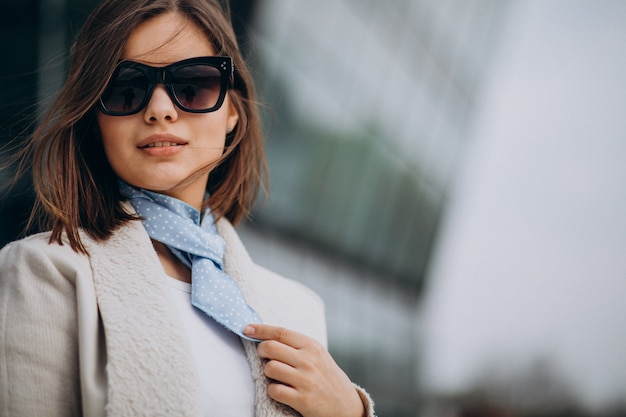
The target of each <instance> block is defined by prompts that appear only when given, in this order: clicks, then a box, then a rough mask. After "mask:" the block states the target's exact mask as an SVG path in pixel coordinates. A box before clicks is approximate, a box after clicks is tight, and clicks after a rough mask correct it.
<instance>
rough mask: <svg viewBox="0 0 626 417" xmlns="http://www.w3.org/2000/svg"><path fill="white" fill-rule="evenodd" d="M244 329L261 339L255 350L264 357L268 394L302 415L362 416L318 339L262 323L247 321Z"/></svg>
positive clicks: (350, 389)
mask: <svg viewBox="0 0 626 417" xmlns="http://www.w3.org/2000/svg"><path fill="white" fill-rule="evenodd" d="M244 332H245V334H246V335H247V336H250V337H253V338H255V339H259V340H261V342H260V343H259V345H258V347H257V352H258V353H259V356H260V357H261V358H264V359H267V362H266V364H265V375H266V376H267V377H268V378H269V379H270V380H271V383H270V384H269V387H268V389H267V394H268V395H269V396H270V398H272V399H274V400H276V401H278V402H281V403H283V404H287V405H288V406H290V407H291V408H293V409H295V410H296V411H298V412H299V413H300V414H302V415H303V416H304V417H331V416H332V417H362V416H363V414H364V412H365V410H364V407H363V403H362V402H361V398H360V397H359V394H358V393H357V392H356V389H355V388H354V386H353V385H352V382H351V381H350V379H349V378H348V376H347V375H346V374H345V373H344V372H343V371H342V370H341V368H339V366H338V365H337V364H336V363H335V361H334V360H333V358H332V357H331V356H330V354H329V353H328V351H327V350H326V348H325V347H324V346H322V345H321V344H320V343H318V342H317V341H315V340H313V339H311V338H310V337H307V336H305V335H303V334H300V333H297V332H294V331H291V330H287V329H284V328H282V327H275V326H268V325H265V324H253V325H249V326H247V327H246V329H245V330H244Z"/></svg>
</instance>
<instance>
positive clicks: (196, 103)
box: [172, 64, 222, 111]
mask: <svg viewBox="0 0 626 417" xmlns="http://www.w3.org/2000/svg"><path fill="white" fill-rule="evenodd" d="M221 88H222V79H221V74H220V71H219V69H217V68H216V67H213V66H211V65H206V64H197V65H187V66H185V67H182V68H178V69H177V70H176V71H175V72H174V73H172V90H173V92H174V94H175V95H176V99H177V100H178V102H179V103H180V104H181V105H182V107H184V108H187V109H189V110H202V111H206V110H210V109H212V108H213V107H215V106H216V105H217V104H218V101H219V99H220V93H221Z"/></svg>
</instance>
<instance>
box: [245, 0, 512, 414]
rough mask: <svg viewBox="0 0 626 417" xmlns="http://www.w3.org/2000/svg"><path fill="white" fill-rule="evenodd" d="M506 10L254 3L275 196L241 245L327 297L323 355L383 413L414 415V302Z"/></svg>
mask: <svg viewBox="0 0 626 417" xmlns="http://www.w3.org/2000/svg"><path fill="white" fill-rule="evenodd" d="M507 4H508V3H507V2H503V1H498V0H475V1H464V2H459V1H452V0H451V1H428V0H424V1H414V0H413V1H408V0H394V1H388V2H380V1H374V0H358V1H357V0H341V1H338V0H318V1H315V2H313V1H310V0H292V1H290V2H281V1H278V0H267V1H264V2H260V3H258V5H257V12H256V19H255V21H254V25H253V26H252V31H251V34H252V40H251V43H252V45H253V48H252V49H253V50H254V51H256V53H255V55H253V57H254V62H255V69H256V71H257V79H258V81H259V88H260V91H261V97H262V99H263V100H265V101H266V102H267V103H268V107H269V108H270V109H271V112H268V114H269V115H268V117H267V123H266V124H267V126H268V132H269V134H268V140H267V150H268V157H269V163H270V171H271V179H272V191H271V197H270V198H269V199H268V200H267V201H266V202H265V203H264V204H262V205H259V207H258V208H257V210H256V212H255V216H254V221H253V222H252V223H249V224H248V225H247V226H246V228H244V230H243V234H244V237H245V239H246V241H247V243H248V246H249V249H250V251H251V253H252V256H253V257H254V258H255V259H256V260H257V261H258V262H259V263H261V264H265V265H267V266H269V267H271V268H272V269H275V270H277V271H280V272H282V273H283V274H285V275H287V276H290V277H293V278H296V279H299V280H301V281H303V282H305V283H306V284H307V285H309V286H311V287H312V288H313V289H314V290H315V291H317V292H318V293H319V294H320V295H322V297H323V298H324V300H325V302H326V305H327V316H328V326H329V337H330V348H331V351H332V353H333V355H334V356H335V357H336V358H337V360H338V361H339V363H340V364H341V365H342V367H343V368H344V369H345V370H346V371H347V372H348V373H349V375H350V376H351V377H352V378H353V379H354V380H355V381H356V382H358V383H361V384H362V385H364V386H366V387H367V388H368V389H369V390H370V391H371V392H372V394H373V396H374V398H375V399H376V401H377V408H378V411H379V413H380V414H381V415H385V416H414V415H416V414H417V413H418V411H417V410H418V409H419V407H420V403H419V392H420V390H419V376H420V364H419V360H420V340H421V339H420V330H419V323H418V322H417V320H418V308H419V300H420V294H421V290H422V287H423V285H424V281H425V277H426V272H427V267H428V259H429V255H430V250H431V247H432V244H433V241H434V239H435V237H436V232H437V227H438V223H439V218H440V215H441V213H442V210H443V209H444V208H445V202H446V196H447V194H448V191H449V186H450V180H451V179H452V178H453V176H454V174H455V167H456V166H457V165H458V162H459V160H460V159H459V158H460V155H462V153H463V151H464V149H465V146H466V145H467V144H466V132H467V130H468V129H469V128H470V126H471V120H472V116H473V110H474V103H475V101H476V99H477V97H478V94H479V93H480V87H481V81H482V78H483V77H484V76H485V75H486V70H487V68H488V66H489V58H490V56H491V54H490V52H491V48H492V46H494V44H493V42H494V41H495V40H496V38H497V30H498V23H499V22H501V21H502V17H503V14H504V13H505V12H506V9H507Z"/></svg>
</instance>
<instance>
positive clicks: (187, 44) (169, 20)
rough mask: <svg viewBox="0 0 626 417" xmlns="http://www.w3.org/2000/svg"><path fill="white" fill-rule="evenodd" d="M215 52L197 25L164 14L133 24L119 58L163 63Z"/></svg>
mask: <svg viewBox="0 0 626 417" xmlns="http://www.w3.org/2000/svg"><path fill="white" fill-rule="evenodd" d="M211 55H215V51H214V49H213V47H212V45H211V43H210V42H209V40H208V38H207V37H206V35H205V34H204V32H203V31H202V29H201V28H200V27H198V25H197V24H196V23H195V22H193V21H191V20H189V19H188V18H186V17H185V16H183V15H180V14H178V13H173V12H169V13H164V14H161V15H158V16H156V17H153V18H151V19H149V20H146V21H145V22H143V23H141V24H140V25H139V26H137V27H136V28H135V29H134V30H133V31H132V32H131V34H130V36H129V37H128V40H127V41H126V44H125V45H124V49H123V51H122V59H128V60H132V61H138V62H143V63H145V64H150V65H156V66H158V65H167V64H171V63H172V62H176V61H180V60H183V59H186V58H192V57H196V56H211Z"/></svg>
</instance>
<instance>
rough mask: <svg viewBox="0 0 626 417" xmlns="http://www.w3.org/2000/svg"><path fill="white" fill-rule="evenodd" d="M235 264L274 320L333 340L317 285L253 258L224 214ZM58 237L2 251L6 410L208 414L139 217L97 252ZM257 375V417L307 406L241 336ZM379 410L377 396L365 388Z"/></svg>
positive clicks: (0, 405) (1, 353) (1, 384)
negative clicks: (281, 393) (284, 389)
mask: <svg viewBox="0 0 626 417" xmlns="http://www.w3.org/2000/svg"><path fill="white" fill-rule="evenodd" d="M218 231H219V233H220V235H221V236H222V237H223V238H224V239H225V241H226V247H227V250H226V254H225V259H224V261H225V269H226V271H227V272H228V274H229V275H230V276H231V277H232V278H233V279H234V280H235V281H236V282H237V284H238V285H239V287H240V288H241V290H242V292H243V294H244V296H245V297H246V299H247V301H248V303H249V304H250V305H251V306H252V307H253V308H254V309H255V310H256V311H257V312H258V313H259V315H260V316H261V318H262V319H263V320H264V322H266V323H268V324H275V325H280V326H284V327H287V328H290V329H293V330H296V331H298V332H301V333H304V334H307V335H309V336H311V337H313V338H315V339H317V340H318V341H319V342H321V343H323V344H324V345H326V328H325V320H324V307H323V304H322V302H321V300H320V299H319V298H318V296H317V295H316V294H314V293H313V292H312V291H310V290H309V289H308V288H306V287H304V286H303V285H301V284H299V283H296V282H295V281H290V280H287V279H285V278H283V277H280V276H278V275H276V274H274V273H272V272H270V271H268V270H266V269H263V268H262V267H260V266H258V265H256V264H254V263H253V262H252V260H251V259H250V257H249V256H248V254H247V252H246V250H245V248H244V247H243V245H242V243H241V241H240V240H239V237H238V236H237V234H236V232H235V230H234V229H233V227H232V226H231V225H230V223H228V221H226V220H221V221H220V222H218ZM48 238H49V235H48V234H40V235H35V236H31V237H28V238H26V239H23V240H21V241H17V242H13V243H11V244H9V245H7V246H6V247H5V248H4V249H3V250H2V251H0V416H2V417H5V416H6V417H9V416H10V417H14V416H15V417H17V416H29V417H35V416H52V417H54V416H59V417H61V416H62V417H67V416H73V415H83V416H89V417H91V416H94V417H95V416H104V415H108V416H120V417H122V416H123V417H129V416H194V417H195V416H197V415H199V413H198V410H197V398H198V395H199V394H198V392H197V388H196V387H197V383H196V381H197V376H196V374H195V370H194V369H193V367H192V361H191V355H190V353H189V346H187V342H186V341H185V339H184V335H183V330H182V329H181V326H180V325H179V323H178V322H177V321H178V319H177V317H176V315H177V312H176V309H175V307H174V305H173V303H171V302H169V301H168V293H167V289H166V286H165V285H163V282H162V281H161V278H160V277H162V276H163V269H162V267H161V264H160V263H159V260H158V258H157V256H156V253H155V251H154V250H153V248H152V244H151V242H150V238H149V237H148V235H147V233H146V232H145V230H144V229H143V226H142V225H141V223H140V222H137V221H136V222H131V223H130V224H128V225H127V226H124V227H123V228H121V229H120V230H119V231H117V232H116V233H115V234H114V236H113V237H112V238H111V239H109V240H107V241H106V242H101V243H98V242H94V241H93V240H91V239H89V238H87V237H83V240H84V243H85V245H86V247H87V249H88V251H89V253H90V254H91V256H90V257H86V256H82V255H79V254H76V253H75V252H73V251H72V250H71V249H70V248H69V246H68V245H63V246H61V245H56V244H52V245H50V244H48ZM242 343H243V344H244V348H245V352H246V356H247V359H248V361H249V363H250V367H251V370H252V377H253V379H254V382H255V398H256V405H255V410H256V412H255V415H256V416H258V417H266V416H267V417H269V416H276V417H278V416H292V415H297V413H295V412H294V411H293V410H291V409H289V408H288V407H286V406H282V405H280V404H278V403H276V402H275V401H273V400H271V399H270V398H269V397H268V396H267V394H266V387H267V380H266V378H265V376H264V375H263V369H262V361H261V359H260V358H259V357H258V355H257V353H256V349H255V344H254V343H253V342H248V341H245V340H244V341H242ZM356 388H357V390H358V391H359V394H360V395H361V397H362V399H363V400H364V403H365V404H366V408H367V409H368V415H370V416H373V409H372V406H371V402H370V400H369V398H368V397H367V394H366V393H365V392H364V391H363V390H361V389H360V388H359V387H356Z"/></svg>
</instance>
